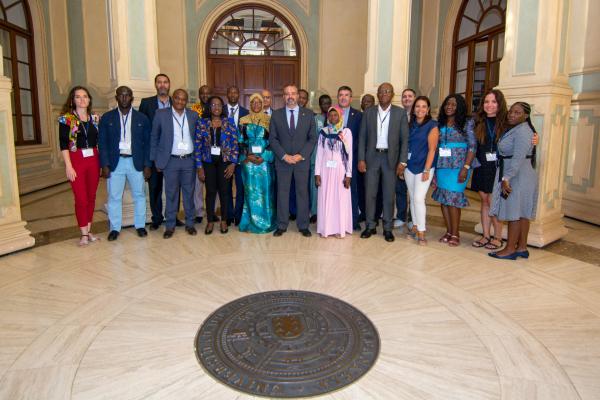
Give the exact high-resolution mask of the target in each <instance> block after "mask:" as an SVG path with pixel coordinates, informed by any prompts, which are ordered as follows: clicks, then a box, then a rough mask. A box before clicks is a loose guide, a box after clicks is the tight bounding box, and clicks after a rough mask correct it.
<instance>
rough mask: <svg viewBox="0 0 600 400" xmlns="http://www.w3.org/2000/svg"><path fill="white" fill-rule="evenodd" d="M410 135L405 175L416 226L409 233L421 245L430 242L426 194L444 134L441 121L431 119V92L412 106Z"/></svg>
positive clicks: (411, 212)
mask: <svg viewBox="0 0 600 400" xmlns="http://www.w3.org/2000/svg"><path fill="white" fill-rule="evenodd" d="M410 114H411V118H410V136H409V138H408V164H407V166H406V170H405V171H404V179H405V180H406V186H407V188H408V196H409V198H410V214H411V216H412V221H413V227H412V230H410V231H409V235H410V236H412V237H414V238H416V239H417V241H418V243H419V244H420V245H426V244H427V240H426V239H425V219H426V210H427V206H426V205H425V196H426V195H427V191H428V190H429V185H430V184H431V179H432V178H433V174H434V170H435V169H434V168H433V167H434V165H435V161H436V160H435V156H436V151H437V146H438V141H439V138H440V131H439V129H438V126H437V125H438V124H437V121H435V120H434V119H431V104H430V102H429V98H427V96H419V97H417V98H416V99H415V102H414V103H413V106H412V109H411V112H410Z"/></svg>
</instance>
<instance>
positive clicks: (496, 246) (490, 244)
mask: <svg viewBox="0 0 600 400" xmlns="http://www.w3.org/2000/svg"><path fill="white" fill-rule="evenodd" d="M494 241H496V242H498V243H500V244H496V243H494ZM500 247H502V238H500V239H498V238H497V237H496V236H492V239H491V240H490V241H489V242H487V243H486V244H485V248H486V249H489V250H498V249H499V248H500Z"/></svg>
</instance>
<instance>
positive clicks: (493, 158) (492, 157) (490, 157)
mask: <svg viewBox="0 0 600 400" xmlns="http://www.w3.org/2000/svg"><path fill="white" fill-rule="evenodd" d="M485 159H486V161H488V162H490V161H496V159H497V157H496V153H485Z"/></svg>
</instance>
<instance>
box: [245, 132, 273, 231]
mask: <svg viewBox="0 0 600 400" xmlns="http://www.w3.org/2000/svg"><path fill="white" fill-rule="evenodd" d="M239 140H240V143H241V144H242V147H243V148H244V151H243V154H242V155H241V156H240V165H241V166H242V179H243V180H244V210H243V213H242V219H241V221H240V231H241V232H251V233H267V232H271V231H273V230H274V229H275V228H276V227H277V221H276V215H275V191H274V183H273V182H274V172H273V152H272V151H271V150H269V149H268V146H269V140H268V139H267V130H266V129H265V128H264V127H263V126H261V125H257V124H246V125H242V134H241V135H240V138H239ZM247 154H255V155H257V156H260V157H261V158H262V159H263V160H264V161H263V162H262V164H260V165H256V164H254V163H251V162H247V163H245V162H243V161H244V160H245V159H246V155H247Z"/></svg>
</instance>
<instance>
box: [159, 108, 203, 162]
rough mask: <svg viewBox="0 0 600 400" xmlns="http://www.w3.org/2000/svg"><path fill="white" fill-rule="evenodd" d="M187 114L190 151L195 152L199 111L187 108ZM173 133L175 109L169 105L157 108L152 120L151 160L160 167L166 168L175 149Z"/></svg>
mask: <svg viewBox="0 0 600 400" xmlns="http://www.w3.org/2000/svg"><path fill="white" fill-rule="evenodd" d="M185 115H186V118H187V123H188V126H189V134H190V143H191V144H192V148H191V149H190V153H193V152H194V148H193V146H194V137H195V130H196V123H197V122H198V113H197V112H195V111H192V110H189V109H187V108H186V109H185ZM173 134H174V130H173V109H172V108H171V107H169V108H164V109H162V110H157V111H156V115H155V116H154V121H153V122H152V134H151V143H152V145H151V146H150V160H152V161H154V165H155V166H156V168H158V169H165V167H166V166H167V164H168V163H169V159H170V158H171V151H172V150H173Z"/></svg>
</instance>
